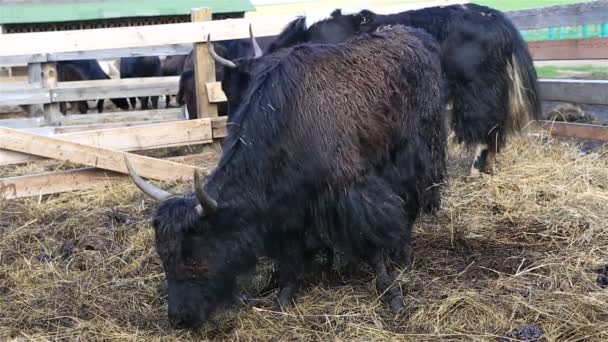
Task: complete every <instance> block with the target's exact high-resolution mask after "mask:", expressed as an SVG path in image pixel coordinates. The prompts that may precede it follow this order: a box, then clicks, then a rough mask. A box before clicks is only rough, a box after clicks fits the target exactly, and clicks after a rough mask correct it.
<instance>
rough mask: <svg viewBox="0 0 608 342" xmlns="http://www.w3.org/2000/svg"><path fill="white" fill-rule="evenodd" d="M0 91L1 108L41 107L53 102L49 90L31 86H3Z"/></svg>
mask: <svg viewBox="0 0 608 342" xmlns="http://www.w3.org/2000/svg"><path fill="white" fill-rule="evenodd" d="M1 89H2V91H0V106H18V105H41V104H45V103H50V102H51V92H50V91H49V89H44V88H40V86H35V85H30V84H19V85H18V86H8V85H6V84H2V86H1Z"/></svg>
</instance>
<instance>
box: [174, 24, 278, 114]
mask: <svg viewBox="0 0 608 342" xmlns="http://www.w3.org/2000/svg"><path fill="white" fill-rule="evenodd" d="M249 34H250V39H235V40H227V41H222V42H219V43H218V44H215V49H216V50H217V53H216V55H217V56H221V58H220V59H219V62H218V63H216V64H215V79H216V80H217V81H220V82H222V89H223V90H224V92H225V93H226V96H227V97H228V102H227V103H220V104H218V113H219V115H222V116H225V115H228V113H229V111H230V109H229V108H230V102H231V99H232V107H233V108H236V105H237V104H238V101H237V99H235V98H234V97H233V96H230V91H228V90H227V84H228V83H230V81H225V80H226V76H227V75H228V77H229V78H230V75H231V71H230V69H231V68H232V67H233V66H234V65H235V64H234V62H232V61H238V60H241V59H248V58H257V57H258V56H261V55H262V54H263V51H265V50H266V49H267V48H268V46H270V43H272V42H273V41H274V38H275V37H273V36H270V37H262V38H258V39H255V38H254V36H253V32H252V30H251V26H250V27H249ZM216 61H218V60H216ZM225 61H230V62H229V63H225ZM232 84H233V85H234V83H232ZM238 86H239V87H240V88H246V87H247V84H246V83H241V84H238ZM176 100H177V103H178V104H179V105H180V106H183V108H185V110H187V116H188V117H189V118H190V119H193V118H196V117H197V109H196V108H197V107H196V91H195V82H194V63H193V59H192V53H190V55H188V59H187V60H186V62H185V65H184V70H183V73H182V74H181V77H180V80H179V90H178V92H177V98H176Z"/></svg>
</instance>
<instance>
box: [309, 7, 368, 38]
mask: <svg viewBox="0 0 608 342" xmlns="http://www.w3.org/2000/svg"><path fill="white" fill-rule="evenodd" d="M359 26H360V23H359V22H358V18H357V17H355V16H353V15H343V14H342V10H340V9H336V10H334V11H333V12H332V13H331V14H330V16H329V18H327V19H325V20H321V21H318V22H316V23H314V24H312V25H310V27H309V28H308V30H307V39H306V42H308V43H313V44H337V43H341V42H343V41H345V40H347V39H348V38H350V37H352V36H354V35H355V34H357V33H359V30H360V28H359Z"/></svg>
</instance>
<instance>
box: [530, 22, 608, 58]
mask: <svg viewBox="0 0 608 342" xmlns="http://www.w3.org/2000/svg"><path fill="white" fill-rule="evenodd" d="M607 15H608V13H607ZM606 20H608V18H607V19H606ZM528 48H529V49H530V53H532V58H533V59H534V60H535V61H547V60H575V59H608V38H585V39H563V40H544V41H538V42H528Z"/></svg>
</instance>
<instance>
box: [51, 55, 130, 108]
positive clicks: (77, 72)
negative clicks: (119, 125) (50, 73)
mask: <svg viewBox="0 0 608 342" xmlns="http://www.w3.org/2000/svg"><path fill="white" fill-rule="evenodd" d="M109 79H110V76H108V74H106V73H105V72H104V71H103V69H102V68H101V66H100V65H99V62H98V61H97V60H94V59H84V60H77V61H63V62H58V63H57V80H58V81H59V82H70V81H91V80H109ZM111 101H112V103H114V105H115V106H116V107H118V108H120V109H122V110H127V109H129V103H128V102H127V100H126V99H124V98H118V99H111ZM74 104H76V106H77V107H78V111H79V112H80V114H86V113H87V112H88V110H89V105H88V104H87V101H74V102H72V106H73V105H74ZM103 106H104V100H103V99H101V100H98V101H97V112H99V113H102V112H103ZM60 111H61V113H63V114H64V115H65V114H66V113H67V108H66V105H65V103H61V104H60Z"/></svg>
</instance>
